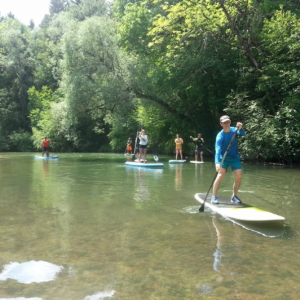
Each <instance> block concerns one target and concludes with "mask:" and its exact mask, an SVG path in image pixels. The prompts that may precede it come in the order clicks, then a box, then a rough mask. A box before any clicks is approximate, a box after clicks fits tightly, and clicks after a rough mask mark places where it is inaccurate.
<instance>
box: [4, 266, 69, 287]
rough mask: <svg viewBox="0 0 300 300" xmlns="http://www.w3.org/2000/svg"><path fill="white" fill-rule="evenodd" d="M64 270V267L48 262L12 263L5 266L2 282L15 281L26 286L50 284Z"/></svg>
mask: <svg viewBox="0 0 300 300" xmlns="http://www.w3.org/2000/svg"><path fill="white" fill-rule="evenodd" d="M62 270H63V267H62V266H57V265H54V264H51V263H48V262H46V261H27V262H23V263H18V262H11V263H9V264H7V265H5V266H4V268H3V271H2V273H1V274H0V280H2V281H5V280H7V279H13V280H16V281H18V282H20V283H24V284H30V283H33V282H37V283H39V282H48V281H52V280H54V279H55V278H56V275H57V274H58V273H59V272H61V271H62Z"/></svg>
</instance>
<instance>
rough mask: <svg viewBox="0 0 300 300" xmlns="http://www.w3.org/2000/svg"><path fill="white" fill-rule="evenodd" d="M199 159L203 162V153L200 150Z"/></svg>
mask: <svg viewBox="0 0 300 300" xmlns="http://www.w3.org/2000/svg"><path fill="white" fill-rule="evenodd" d="M200 159H201V161H202V162H203V153H202V152H201V153H200Z"/></svg>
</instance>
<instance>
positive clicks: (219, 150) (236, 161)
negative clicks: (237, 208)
mask: <svg viewBox="0 0 300 300" xmlns="http://www.w3.org/2000/svg"><path fill="white" fill-rule="evenodd" d="M220 124H221V126H222V128H223V130H221V131H220V132H219V133H218V135H217V138H216V147H215V150H216V154H215V164H216V171H217V172H218V175H217V178H216V180H215V182H214V186H213V194H212V197H211V203H212V204H219V201H218V198H217V192H218V190H219V187H220V185H221V182H222V180H223V178H224V176H225V173H226V171H227V169H228V167H231V169H232V171H233V173H234V176H235V181H234V184H233V194H232V197H231V201H232V202H234V203H241V202H242V201H241V199H239V198H238V196H237V193H238V190H239V187H240V185H241V181H242V165H241V159H240V156H239V152H238V141H237V138H236V139H234V141H233V142H232V144H231V147H230V149H229V151H228V153H227V156H226V158H225V160H224V162H223V164H222V165H221V161H222V158H223V155H224V153H225V152H226V149H227V147H228V145H229V143H230V141H231V138H232V136H233V135H234V133H235V132H236V131H237V136H242V135H245V130H244V129H243V124H242V123H240V122H237V124H236V127H230V124H231V121H230V118H229V117H228V116H222V117H221V118H220Z"/></svg>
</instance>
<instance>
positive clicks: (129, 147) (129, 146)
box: [126, 138, 132, 154]
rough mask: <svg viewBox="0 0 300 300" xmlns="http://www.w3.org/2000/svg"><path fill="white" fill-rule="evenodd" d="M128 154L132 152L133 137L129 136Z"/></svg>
mask: <svg viewBox="0 0 300 300" xmlns="http://www.w3.org/2000/svg"><path fill="white" fill-rule="evenodd" d="M126 149H127V154H132V139H131V138H129V139H128V141H127V148H126Z"/></svg>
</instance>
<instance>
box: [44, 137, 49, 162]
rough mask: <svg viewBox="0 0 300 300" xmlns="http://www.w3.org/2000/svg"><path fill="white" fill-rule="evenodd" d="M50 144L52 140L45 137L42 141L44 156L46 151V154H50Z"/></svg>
mask: <svg viewBox="0 0 300 300" xmlns="http://www.w3.org/2000/svg"><path fill="white" fill-rule="evenodd" d="M49 146H50V141H49V140H48V139H47V137H45V138H44V139H43V142H42V147H43V152H42V156H44V153H46V156H47V157H48V156H49Z"/></svg>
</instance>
